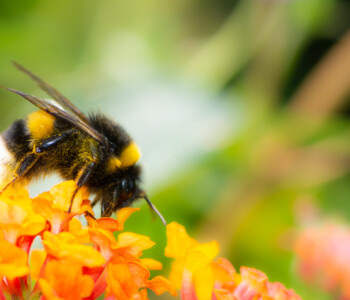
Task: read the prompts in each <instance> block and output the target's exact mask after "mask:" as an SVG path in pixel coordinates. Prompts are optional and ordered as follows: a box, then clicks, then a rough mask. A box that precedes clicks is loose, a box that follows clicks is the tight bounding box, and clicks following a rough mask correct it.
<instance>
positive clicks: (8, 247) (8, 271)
mask: <svg viewBox="0 0 350 300" xmlns="http://www.w3.org/2000/svg"><path fill="white" fill-rule="evenodd" d="M28 273H29V268H28V255H27V253H26V252H25V251H23V250H22V249H20V248H18V247H16V246H14V245H12V244H11V243H9V242H8V241H5V240H2V241H0V276H1V277H3V276H5V277H6V278H8V279H10V280H12V279H15V278H17V277H22V276H25V275H27V274H28Z"/></svg>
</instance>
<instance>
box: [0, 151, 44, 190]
mask: <svg viewBox="0 0 350 300" xmlns="http://www.w3.org/2000/svg"><path fill="white" fill-rule="evenodd" d="M38 158H39V156H38V155H37V154H35V153H29V154H28V155H27V156H25V157H24V158H23V159H22V160H21V162H20V163H19V166H18V168H17V169H16V171H15V174H14V176H13V178H12V179H11V181H10V182H8V183H7V184H6V185H5V186H4V187H3V188H2V190H1V191H0V194H2V192H3V191H4V190H6V189H7V188H8V186H9V185H10V184H12V183H14V182H15V181H16V180H17V179H18V178H20V177H22V176H24V175H25V174H26V173H27V172H28V171H29V170H30V169H31V168H32V166H33V165H34V164H35V163H36V161H37V160H38Z"/></svg>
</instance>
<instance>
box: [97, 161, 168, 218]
mask: <svg viewBox="0 0 350 300" xmlns="http://www.w3.org/2000/svg"><path fill="white" fill-rule="evenodd" d="M140 173H141V171H140V167H139V166H135V165H134V166H130V167H129V168H127V169H124V170H122V171H120V172H119V173H118V175H117V176H116V179H115V181H114V183H113V184H111V185H109V187H108V188H107V189H105V195H104V197H103V198H104V200H103V201H102V207H101V208H102V215H110V214H111V213H112V211H115V210H118V209H120V208H123V207H126V206H130V205H131V204H132V203H133V202H134V201H135V200H137V199H140V198H142V199H145V200H146V202H147V204H148V205H149V206H150V208H151V209H152V210H153V211H154V212H155V213H156V214H157V215H158V217H159V218H160V219H161V221H162V222H163V224H164V225H166V221H165V219H164V217H163V216H162V215H161V213H160V212H159V211H158V209H157V208H156V207H155V206H154V205H153V203H152V202H151V201H150V200H149V199H148V196H147V194H146V192H145V191H143V190H142V189H141V188H140ZM111 210H112V211H111Z"/></svg>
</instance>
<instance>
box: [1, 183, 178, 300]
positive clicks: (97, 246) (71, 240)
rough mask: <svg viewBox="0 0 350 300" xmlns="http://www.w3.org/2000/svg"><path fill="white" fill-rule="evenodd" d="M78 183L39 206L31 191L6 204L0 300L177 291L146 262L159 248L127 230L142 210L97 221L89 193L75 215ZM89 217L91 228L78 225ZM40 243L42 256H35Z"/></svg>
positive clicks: (7, 196)
mask: <svg viewBox="0 0 350 300" xmlns="http://www.w3.org/2000/svg"><path fill="white" fill-rule="evenodd" d="M75 189H76V185H75V183H74V181H67V182H63V183H61V184H59V185H57V186H55V187H53V188H52V189H51V190H50V191H49V192H45V193H43V194H41V195H39V196H38V197H36V198H34V199H30V197H29V195H28V192H27V191H26V190H25V189H17V190H16V191H15V192H14V191H13V190H10V189H8V190H6V191H5V192H4V193H3V194H2V195H1V197H0V276H1V281H0V299H1V300H2V299H6V297H7V295H11V296H12V298H16V299H29V298H32V297H34V298H36V299H38V298H40V299H48V300H51V299H52V300H59V299H97V298H98V297H100V296H101V295H104V297H105V299H108V300H112V299H118V300H124V299H125V300H127V299H141V300H142V299H148V298H147V289H150V290H153V291H154V292H155V293H156V294H157V295H159V294H162V293H163V292H165V291H168V292H170V293H171V294H172V295H175V294H176V290H175V289H174V287H173V286H172V284H171V283H170V281H169V280H167V279H166V278H164V277H162V276H156V277H154V278H153V279H150V271H149V270H152V269H157V270H159V269H161V268H162V265H161V263H159V262H158V261H155V260H152V259H147V258H141V256H142V252H143V250H146V249H148V248H150V247H152V246H153V245H154V242H152V241H151V240H150V239H149V238H148V237H146V236H142V235H138V234H135V233H130V232H122V233H119V235H118V236H117V239H116V238H115V237H114V235H113V233H114V232H116V231H121V230H123V225H124V222H125V221H126V220H127V219H128V217H129V216H130V215H131V214H132V213H133V212H135V211H136V210H137V209H136V208H124V209H122V210H120V211H119V212H118V213H117V220H115V219H112V218H101V219H95V218H94V217H93V212H92V209H91V206H90V201H89V200H87V199H88V194H87V192H86V191H85V190H84V189H80V190H79V191H78V193H77V194H76V196H75V198H74V203H73V206H72V209H71V212H70V213H68V212H67V211H68V208H69V205H70V200H71V195H72V194H73V192H74V191H75ZM82 214H85V216H86V219H87V221H88V226H86V227H84V226H82V224H81V223H80V221H79V220H78V219H77V218H75V216H77V215H82ZM35 238H38V239H40V240H41V243H42V245H43V249H42V250H31V248H32V243H33V241H34V239H35Z"/></svg>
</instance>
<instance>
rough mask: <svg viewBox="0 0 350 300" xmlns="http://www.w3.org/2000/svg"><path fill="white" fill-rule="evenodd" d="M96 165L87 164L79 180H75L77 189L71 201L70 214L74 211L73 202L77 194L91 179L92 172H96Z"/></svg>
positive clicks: (94, 163)
mask: <svg viewBox="0 0 350 300" xmlns="http://www.w3.org/2000/svg"><path fill="white" fill-rule="evenodd" d="M95 165H96V162H95V161H92V162H90V163H89V164H87V165H86V166H85V167H84V168H83V169H81V170H80V171H79V173H78V176H77V178H76V179H75V182H76V184H77V186H78V187H77V188H76V190H75V191H74V193H73V195H72V198H71V200H70V205H69V209H68V212H69V213H70V212H71V210H72V206H73V200H74V197H75V195H76V194H77V192H78V190H79V189H80V188H81V187H82V186H83V185H84V184H85V183H86V182H87V180H88V179H89V177H90V175H91V173H92V171H93V170H94V168H95Z"/></svg>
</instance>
